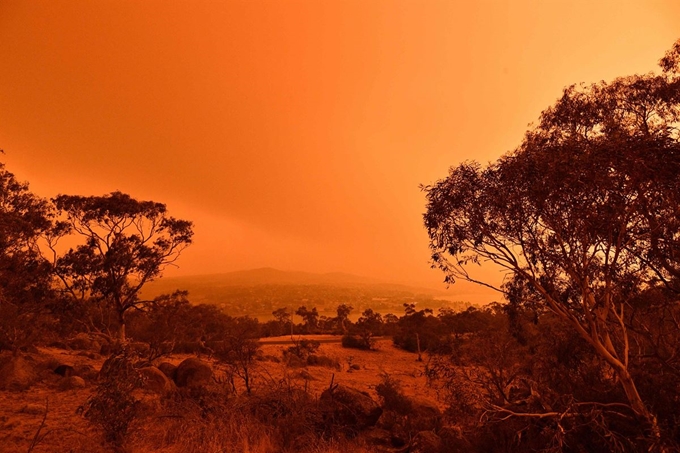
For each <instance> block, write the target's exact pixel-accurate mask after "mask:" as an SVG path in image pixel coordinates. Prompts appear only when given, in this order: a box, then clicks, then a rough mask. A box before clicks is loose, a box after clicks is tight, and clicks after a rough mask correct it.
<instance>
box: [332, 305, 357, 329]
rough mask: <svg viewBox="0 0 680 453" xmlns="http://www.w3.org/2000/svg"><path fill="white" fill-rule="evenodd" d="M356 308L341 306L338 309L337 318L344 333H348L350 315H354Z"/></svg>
mask: <svg viewBox="0 0 680 453" xmlns="http://www.w3.org/2000/svg"><path fill="white" fill-rule="evenodd" d="M352 310H354V307H352V306H351V305H347V304H340V305H338V308H337V310H336V311H337V313H338V316H337V318H336V320H337V323H338V327H339V328H340V330H341V331H342V332H343V333H346V332H347V322H348V321H349V314H350V313H352Z"/></svg>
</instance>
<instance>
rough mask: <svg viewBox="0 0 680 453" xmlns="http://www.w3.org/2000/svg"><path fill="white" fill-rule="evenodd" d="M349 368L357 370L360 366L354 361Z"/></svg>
mask: <svg viewBox="0 0 680 453" xmlns="http://www.w3.org/2000/svg"><path fill="white" fill-rule="evenodd" d="M349 369H350V370H356V371H358V370H360V369H361V366H360V365H357V364H356V363H353V364H352V365H350V366H349Z"/></svg>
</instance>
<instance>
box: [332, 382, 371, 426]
mask: <svg viewBox="0 0 680 453" xmlns="http://www.w3.org/2000/svg"><path fill="white" fill-rule="evenodd" d="M320 400H321V403H322V404H323V405H324V406H325V408H324V409H325V411H326V412H327V413H328V415H329V416H331V417H332V419H333V422H334V423H338V424H340V425H344V426H352V427H355V428H356V429H359V430H361V429H366V428H368V427H371V426H374V425H375V424H376V423H377V421H378V419H379V418H380V414H382V408H381V407H380V406H379V405H378V403H376V402H375V401H374V400H373V398H371V397H370V396H369V395H368V394H367V393H364V392H362V391H360V390H357V389H355V388H351V387H345V386H343V385H336V386H333V387H331V388H329V389H327V390H325V391H324V392H323V393H322V394H321V398H320Z"/></svg>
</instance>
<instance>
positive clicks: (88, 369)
mask: <svg viewBox="0 0 680 453" xmlns="http://www.w3.org/2000/svg"><path fill="white" fill-rule="evenodd" d="M73 368H74V373H73V374H74V375H76V376H80V377H81V378H83V379H85V380H86V381H93V380H95V379H97V376H98V374H99V372H98V371H97V370H96V369H95V368H94V367H93V366H92V365H88V364H86V363H83V364H80V365H76V366H75V367H73Z"/></svg>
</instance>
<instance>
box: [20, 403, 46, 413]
mask: <svg viewBox="0 0 680 453" xmlns="http://www.w3.org/2000/svg"><path fill="white" fill-rule="evenodd" d="M19 412H20V413H22V414H29V415H44V414H45V406H44V405H40V404H26V405H25V406H24V407H22V408H21V409H20V410H19Z"/></svg>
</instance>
